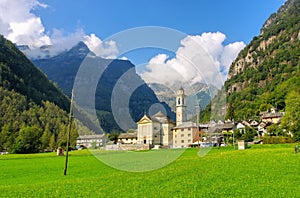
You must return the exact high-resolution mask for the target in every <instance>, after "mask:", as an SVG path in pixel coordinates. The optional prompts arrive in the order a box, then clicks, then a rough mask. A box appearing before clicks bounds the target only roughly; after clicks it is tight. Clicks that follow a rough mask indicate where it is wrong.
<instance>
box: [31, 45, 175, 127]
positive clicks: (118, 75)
mask: <svg viewBox="0 0 300 198" xmlns="http://www.w3.org/2000/svg"><path fill="white" fill-rule="evenodd" d="M87 55H89V57H90V58H89V60H90V61H92V63H91V64H95V65H96V66H95V67H98V70H97V71H99V70H104V69H105V70H104V71H103V73H102V75H101V76H95V78H99V82H98V86H97V88H96V91H95V108H96V110H97V115H98V119H99V120H100V123H101V127H102V128H103V129H104V130H105V131H106V132H111V131H113V130H120V128H119V127H118V124H117V123H116V122H115V119H114V116H113V115H112V111H113V109H112V106H111V99H112V92H113V89H114V87H115V86H116V84H117V83H118V82H119V81H120V79H122V78H123V77H124V76H126V78H127V80H126V81H127V82H124V85H125V86H123V90H122V91H123V92H124V94H125V95H126V94H128V92H130V103H129V111H130V115H131V117H132V119H133V121H134V122H137V121H138V120H139V119H140V118H141V117H142V116H143V114H144V113H148V109H149V108H150V107H151V106H152V105H153V104H157V103H159V104H161V105H162V106H163V107H164V108H165V109H166V113H167V114H168V115H169V117H171V118H172V119H175V114H174V113H173V112H172V111H171V109H170V107H169V106H168V105H167V104H165V103H161V102H160V101H159V100H158V99H157V97H156V95H155V93H154V92H153V91H152V90H151V88H149V86H148V85H147V84H146V83H145V82H144V81H143V80H142V79H141V78H140V76H139V75H137V74H136V71H135V66H134V65H133V64H132V63H131V62H130V61H128V60H118V59H115V60H112V59H103V58H100V57H96V56H95V55H94V54H93V53H91V52H90V50H89V49H88V47H87V46H86V45H85V44H84V43H83V42H80V43H78V44H77V45H76V46H74V47H73V48H72V49H70V50H69V51H66V52H63V53H61V54H59V55H57V56H55V57H52V58H47V59H39V60H32V61H33V63H34V64H35V65H36V66H37V67H39V68H40V69H41V70H42V71H43V72H44V73H45V74H46V75H47V76H48V77H49V79H51V80H52V81H53V82H55V83H57V84H58V86H59V87H61V88H62V90H63V91H64V92H65V93H66V94H67V95H68V96H70V95H71V90H72V87H73V84H74V80H75V77H76V74H77V71H78V69H79V68H80V65H81V63H82V62H83V61H84V60H86V59H85V58H86V57H87ZM106 66H107V67H106ZM105 67H106V68H105ZM95 73H97V72H95ZM126 84H139V85H140V86H139V87H137V89H136V90H134V91H133V90H130V87H127V86H126ZM154 113H155V112H154ZM131 127H133V128H135V127H136V126H135V125H131ZM123 130H124V129H123Z"/></svg>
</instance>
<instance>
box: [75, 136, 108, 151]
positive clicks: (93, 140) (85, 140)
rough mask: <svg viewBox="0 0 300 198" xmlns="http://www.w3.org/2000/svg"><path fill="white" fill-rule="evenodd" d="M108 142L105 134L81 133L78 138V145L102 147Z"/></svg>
mask: <svg viewBox="0 0 300 198" xmlns="http://www.w3.org/2000/svg"><path fill="white" fill-rule="evenodd" d="M105 142H106V136H105V134H94V135H80V136H79V137H78V138H77V140H76V146H77V147H85V148H91V147H102V146H103V145H104V144H105Z"/></svg>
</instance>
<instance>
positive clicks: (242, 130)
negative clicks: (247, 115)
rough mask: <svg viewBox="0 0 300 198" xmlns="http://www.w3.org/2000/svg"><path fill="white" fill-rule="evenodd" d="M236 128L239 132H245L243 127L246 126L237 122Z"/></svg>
mask: <svg viewBox="0 0 300 198" xmlns="http://www.w3.org/2000/svg"><path fill="white" fill-rule="evenodd" d="M236 128H237V129H238V130H239V131H240V132H245V128H246V126H245V125H243V124H242V123H238V124H237V126H236Z"/></svg>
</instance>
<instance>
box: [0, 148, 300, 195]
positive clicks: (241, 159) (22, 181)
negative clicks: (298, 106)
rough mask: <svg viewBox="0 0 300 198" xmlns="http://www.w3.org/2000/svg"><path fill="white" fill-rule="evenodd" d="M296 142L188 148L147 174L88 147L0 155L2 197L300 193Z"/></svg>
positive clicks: (0, 193) (299, 171)
mask: <svg viewBox="0 0 300 198" xmlns="http://www.w3.org/2000/svg"><path fill="white" fill-rule="evenodd" d="M293 148H294V145H293V144H286V145H253V146H252V147H251V148H250V149H247V150H244V151H238V150H233V148H232V147H226V148H221V149H220V150H218V149H217V148H213V149H212V150H211V151H210V152H209V153H208V154H207V155H206V156H205V157H202V158H200V157H199V156H198V155H197V149H188V150H186V151H185V152H184V153H183V155H182V156H180V157H179V158H178V159H177V160H175V161H174V162H173V163H171V164H169V165H168V166H166V167H163V168H161V169H157V170H154V171H150V172H140V173H133V172H125V171H120V170H116V169H113V168H111V167H109V166H107V165H105V164H103V163H102V162H100V161H99V160H98V159H97V158H95V157H94V156H93V155H91V154H90V153H89V152H88V151H86V150H84V151H72V152H70V158H69V167H68V175H67V176H64V175H63V169H64V160H65V158H64V157H58V156H56V155H55V153H47V154H46V153H45V154H30V155H29V154H28V155H2V156H0V167H1V170H0V197H300V153H298V154H294V152H293Z"/></svg>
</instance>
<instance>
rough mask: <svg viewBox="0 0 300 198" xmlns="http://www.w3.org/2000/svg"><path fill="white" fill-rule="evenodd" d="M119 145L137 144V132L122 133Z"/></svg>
mask: <svg viewBox="0 0 300 198" xmlns="http://www.w3.org/2000/svg"><path fill="white" fill-rule="evenodd" d="M118 143H121V144H136V143H137V132H134V133H121V134H120V135H119V137H118Z"/></svg>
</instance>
